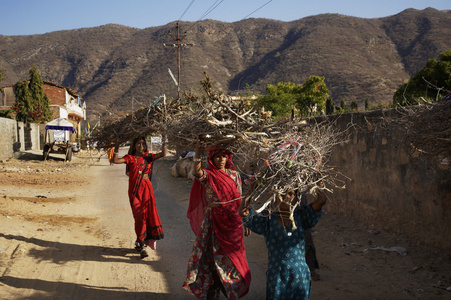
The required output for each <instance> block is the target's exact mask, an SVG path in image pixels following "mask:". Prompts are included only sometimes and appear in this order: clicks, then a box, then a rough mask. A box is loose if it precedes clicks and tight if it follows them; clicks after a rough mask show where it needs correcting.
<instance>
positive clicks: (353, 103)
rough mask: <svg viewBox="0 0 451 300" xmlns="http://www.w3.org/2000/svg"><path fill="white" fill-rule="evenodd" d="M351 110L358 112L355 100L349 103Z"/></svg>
mask: <svg viewBox="0 0 451 300" xmlns="http://www.w3.org/2000/svg"><path fill="white" fill-rule="evenodd" d="M351 110H352V111H358V110H359V106H358V104H357V100H355V99H354V100H352V102H351Z"/></svg>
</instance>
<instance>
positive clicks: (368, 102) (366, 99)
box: [365, 97, 370, 110]
mask: <svg viewBox="0 0 451 300" xmlns="http://www.w3.org/2000/svg"><path fill="white" fill-rule="evenodd" d="M365 110H370V99H368V97H366V98H365Z"/></svg>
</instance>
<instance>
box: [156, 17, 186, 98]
mask: <svg viewBox="0 0 451 300" xmlns="http://www.w3.org/2000/svg"><path fill="white" fill-rule="evenodd" d="M175 28H176V30H177V35H176V37H174V36H173V35H172V33H171V32H170V31H169V35H170V36H171V37H172V39H173V40H174V41H175V44H163V45H164V46H166V47H177V75H178V76H177V83H178V84H177V100H180V60H181V55H180V52H181V48H182V47H186V46H193V44H182V43H181V42H182V41H183V39H184V38H185V37H186V34H184V35H183V36H180V26H179V22H178V21H177V23H176V26H175Z"/></svg>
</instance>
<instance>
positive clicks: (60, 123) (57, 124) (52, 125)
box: [45, 118, 75, 132]
mask: <svg viewBox="0 0 451 300" xmlns="http://www.w3.org/2000/svg"><path fill="white" fill-rule="evenodd" d="M45 129H53V130H67V131H71V132H75V128H74V125H72V123H71V122H69V121H68V120H66V119H63V118H57V119H55V120H53V121H51V122H48V123H47V125H45Z"/></svg>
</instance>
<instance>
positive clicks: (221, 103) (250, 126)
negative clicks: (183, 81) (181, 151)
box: [167, 73, 270, 149]
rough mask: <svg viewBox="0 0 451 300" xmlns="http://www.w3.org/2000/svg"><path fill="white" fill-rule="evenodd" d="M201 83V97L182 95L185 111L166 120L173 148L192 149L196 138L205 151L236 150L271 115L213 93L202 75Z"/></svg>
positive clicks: (208, 81) (247, 104) (248, 103)
mask: <svg viewBox="0 0 451 300" xmlns="http://www.w3.org/2000/svg"><path fill="white" fill-rule="evenodd" d="M205 77H206V78H205V80H202V81H201V85H202V88H203V92H204V94H205V96H204V97H200V96H196V95H194V94H193V93H189V94H186V95H185V99H186V100H185V101H186V103H185V105H186V110H185V111H183V113H182V114H181V115H179V116H177V117H174V116H171V117H170V118H168V119H167V136H168V140H169V142H170V143H171V144H172V145H177V146H181V147H185V148H191V149H193V148H194V146H195V143H196V141H197V139H198V138H199V137H201V138H202V140H203V141H204V145H205V146H206V147H211V146H218V145H223V146H224V145H228V147H230V148H236V147H239V145H240V144H242V143H245V142H246V141H248V140H249V138H252V137H253V136H255V135H259V134H262V133H261V132H260V129H261V128H262V127H263V126H264V125H265V123H266V122H267V121H268V120H269V117H270V113H268V112H266V113H265V112H264V111H260V112H257V111H256V109H255V108H254V107H253V106H252V105H251V104H250V102H249V101H247V100H240V101H233V100H231V99H230V98H229V97H227V96H225V95H223V94H221V93H219V92H214V91H213V90H212V82H211V81H210V78H209V77H208V75H207V74H206V73H205Z"/></svg>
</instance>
